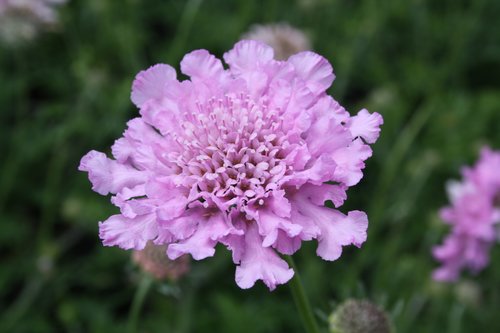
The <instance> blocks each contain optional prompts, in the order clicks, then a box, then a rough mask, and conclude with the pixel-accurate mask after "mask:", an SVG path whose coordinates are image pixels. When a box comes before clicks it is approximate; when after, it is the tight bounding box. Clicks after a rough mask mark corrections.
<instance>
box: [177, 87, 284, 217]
mask: <svg viewBox="0 0 500 333" xmlns="http://www.w3.org/2000/svg"><path fill="white" fill-rule="evenodd" d="M198 108H199V113H197V114H189V115H186V120H185V121H184V122H183V123H182V124H181V127H182V128H183V130H184V132H183V133H182V135H179V136H177V137H175V140H176V141H177V142H178V143H179V145H180V146H181V147H182V149H180V150H179V154H178V155H177V156H176V158H175V164H176V165H177V166H178V167H179V175H183V176H184V177H186V178H188V179H190V184H189V185H193V186H194V188H196V190H197V191H198V193H200V195H202V197H203V194H210V195H209V196H210V198H211V199H212V200H216V201H218V202H220V203H224V204H226V206H227V207H228V209H229V208H230V207H234V206H236V207H238V209H242V207H243V206H245V205H246V203H247V202H248V201H249V200H251V199H254V200H259V198H260V200H263V198H264V197H265V194H266V192H268V191H272V190H274V189H276V188H277V187H278V182H279V180H280V179H282V178H283V176H284V175H285V174H286V173H287V172H289V170H291V166H287V165H286V162H285V160H284V159H285V157H286V155H287V150H288V149H287V147H290V143H289V141H288V139H287V136H286V135H285V134H284V133H283V130H282V121H281V120H280V115H279V110H269V109H268V108H267V106H266V105H265V104H263V103H260V104H258V105H257V104H256V103H254V102H253V101H251V100H250V98H248V97H246V96H239V97H229V96H226V97H225V98H224V99H222V100H214V99H212V100H209V101H208V102H207V103H206V104H199V105H198ZM258 202H259V201H258ZM260 204H263V201H261V202H260Z"/></svg>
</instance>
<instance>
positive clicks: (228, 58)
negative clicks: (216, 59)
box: [224, 40, 274, 74]
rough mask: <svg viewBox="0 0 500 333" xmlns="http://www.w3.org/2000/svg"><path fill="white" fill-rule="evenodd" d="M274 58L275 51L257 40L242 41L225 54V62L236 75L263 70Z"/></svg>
mask: <svg viewBox="0 0 500 333" xmlns="http://www.w3.org/2000/svg"><path fill="white" fill-rule="evenodd" d="M273 58H274V51H273V49H272V48H271V47H270V46H268V45H266V44H264V43H262V42H258V41H255V40H242V41H240V42H238V43H236V44H235V45H234V47H233V49H232V50H230V51H228V52H226V53H224V61H225V62H226V63H227V64H228V65H229V66H230V68H231V71H232V72H234V73H236V74H240V73H244V72H249V71H254V70H258V69H261V68H263V67H264V66H265V65H266V64H268V63H269V62H271V61H272V60H273Z"/></svg>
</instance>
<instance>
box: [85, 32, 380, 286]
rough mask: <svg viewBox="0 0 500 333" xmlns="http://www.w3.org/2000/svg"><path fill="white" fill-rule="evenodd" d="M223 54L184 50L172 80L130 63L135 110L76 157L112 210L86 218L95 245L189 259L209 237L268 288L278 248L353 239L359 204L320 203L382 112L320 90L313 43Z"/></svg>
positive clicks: (340, 185) (253, 46) (278, 273)
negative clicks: (277, 53)
mask: <svg viewBox="0 0 500 333" xmlns="http://www.w3.org/2000/svg"><path fill="white" fill-rule="evenodd" d="M224 60H225V62H226V63H227V64H228V65H229V69H224V67H223V65H222V62H221V61H220V60H219V59H217V58H215V57H214V56H213V55H211V54H209V53H208V52H207V51H205V50H197V51H193V52H191V53H189V54H187V55H186V56H185V57H184V59H183V60H182V61H181V71H182V72H183V73H184V74H186V75H188V76H189V77H190V80H185V81H180V82H179V81H178V80H177V79H176V72H175V70H174V69H173V68H172V67H170V66H168V65H163V64H160V65H155V66H153V67H151V68H149V69H148V70H146V71H143V72H140V73H139V74H138V75H137V77H136V79H135V81H134V83H133V87H132V101H133V102H134V103H135V104H136V105H137V106H138V108H139V109H140V114H141V116H140V117H138V118H135V119H132V120H131V121H129V123H128V129H127V130H126V131H125V133H124V136H123V137H122V138H120V139H118V140H117V141H116V142H115V144H114V145H113V147H112V152H113V156H114V158H115V159H114V160H113V159H109V158H107V157H106V155H105V154H103V153H100V152H97V151H91V152H89V153H88V154H87V155H86V156H84V157H83V158H82V160H81V164H80V167H79V169H80V170H82V171H87V172H88V173H89V178H90V181H91V182H92V184H93V189H94V190H95V191H96V192H98V193H100V194H102V195H106V194H108V193H111V194H113V196H112V199H111V201H112V202H113V203H114V204H115V205H116V206H118V207H119V208H120V214H117V215H113V216H111V217H110V218H108V219H107V220H106V221H104V222H101V223H100V224H99V228H100V237H101V239H102V240H103V243H104V245H107V246H115V245H116V246H119V247H121V248H123V249H136V250H140V249H142V248H144V246H145V245H146V244H147V242H148V241H150V240H152V241H153V242H154V243H155V244H168V248H167V254H168V256H169V257H170V258H171V259H176V258H178V257H180V256H182V255H183V254H186V253H189V254H191V256H192V257H193V258H194V259H196V260H201V259H204V258H207V257H210V256H213V255H214V253H215V248H214V247H215V245H216V244H217V243H222V244H224V245H225V246H227V247H228V248H229V249H230V250H231V251H232V253H233V261H234V263H235V264H236V265H237V267H236V283H237V284H238V285H239V286H240V287H241V288H250V287H252V286H253V285H254V283H255V282H256V281H257V280H262V281H263V282H264V283H265V284H266V285H267V286H268V287H269V288H270V289H274V288H275V287H276V285H278V284H283V283H285V282H287V281H288V280H289V279H290V278H291V277H292V276H293V270H292V269H290V268H289V267H288V265H287V263H286V262H285V261H284V260H283V259H281V258H280V256H279V255H278V253H281V254H292V253H294V252H295V251H297V250H298V249H299V248H300V245H301V242H302V241H304V240H306V241H308V240H312V239H317V241H318V249H317V254H318V255H319V256H320V257H322V258H323V259H325V260H336V259H338V258H339V257H340V255H341V253H342V247H343V246H346V245H350V244H354V245H356V246H361V244H362V243H363V242H364V241H365V240H366V229H367V226H368V219H367V216H366V214H365V213H363V212H361V211H351V212H348V213H347V214H343V213H341V212H340V211H338V210H336V209H330V208H326V207H324V203H325V201H326V200H331V201H333V204H334V205H335V207H339V206H341V205H342V203H343V202H344V200H345V199H346V197H347V195H346V190H347V188H348V187H350V186H353V185H356V184H357V183H358V182H359V181H360V179H361V178H362V177H363V173H362V169H363V168H364V166H365V165H364V161H365V160H366V159H367V158H368V157H370V156H371V154H372V151H371V149H370V146H369V145H368V144H371V143H374V142H375V141H376V140H377V138H378V136H379V131H380V129H379V127H380V125H381V124H382V117H381V116H380V115H379V114H377V113H373V114H370V113H368V111H366V110H361V111H360V112H359V113H358V114H357V115H356V116H353V117H351V116H350V115H349V113H348V112H347V111H346V110H345V109H344V108H343V107H342V106H340V105H339V104H338V103H337V102H336V101H335V100H334V99H333V98H331V97H330V96H328V95H327V94H326V92H325V91H326V89H327V88H328V87H330V85H331V83H332V82H333V80H334V74H333V72H332V67H331V65H330V64H329V63H328V61H327V60H326V59H324V58H323V57H321V56H319V55H317V54H315V53H312V52H302V53H298V54H296V55H294V56H292V57H290V58H289V59H288V61H276V60H274V59H273V49H272V48H270V47H269V46H267V45H266V44H263V43H260V42H257V41H241V42H239V43H237V44H236V45H235V46H234V48H233V49H232V50H230V51H229V52H227V53H226V54H224ZM327 182H329V183H327Z"/></svg>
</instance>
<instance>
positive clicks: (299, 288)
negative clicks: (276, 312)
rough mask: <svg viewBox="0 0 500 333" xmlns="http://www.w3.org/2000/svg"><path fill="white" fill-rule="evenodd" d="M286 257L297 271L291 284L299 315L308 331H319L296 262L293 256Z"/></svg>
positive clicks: (316, 332)
mask: <svg viewBox="0 0 500 333" xmlns="http://www.w3.org/2000/svg"><path fill="white" fill-rule="evenodd" d="M285 259H286V261H287V262H288V264H289V265H290V267H292V268H293V270H294V272H295V275H294V277H293V279H292V280H291V281H290V283H289V285H290V288H291V289H292V295H293V300H294V301H295V305H296V306H297V310H298V311H299V315H300V318H301V319H302V323H303V324H304V327H305V329H306V332H307V333H319V328H318V324H317V323H316V319H315V317H314V313H313V311H312V309H311V305H310V304H309V300H308V299H307V296H306V293H305V291H304V287H303V285H302V280H301V279H300V275H299V271H298V270H297V266H295V262H294V261H293V258H292V257H291V256H285Z"/></svg>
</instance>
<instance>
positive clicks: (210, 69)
mask: <svg viewBox="0 0 500 333" xmlns="http://www.w3.org/2000/svg"><path fill="white" fill-rule="evenodd" d="M181 71H182V72H183V73H184V74H186V75H189V76H190V77H191V78H192V79H201V80H206V79H211V78H213V79H218V78H219V77H220V76H221V75H222V74H223V73H224V68H223V67H222V62H221V61H220V60H219V59H217V58H216V57H214V56H213V55H211V54H210V53H208V51H207V50H196V51H193V52H191V53H188V54H186V55H185V56H184V58H183V59H182V61H181Z"/></svg>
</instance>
